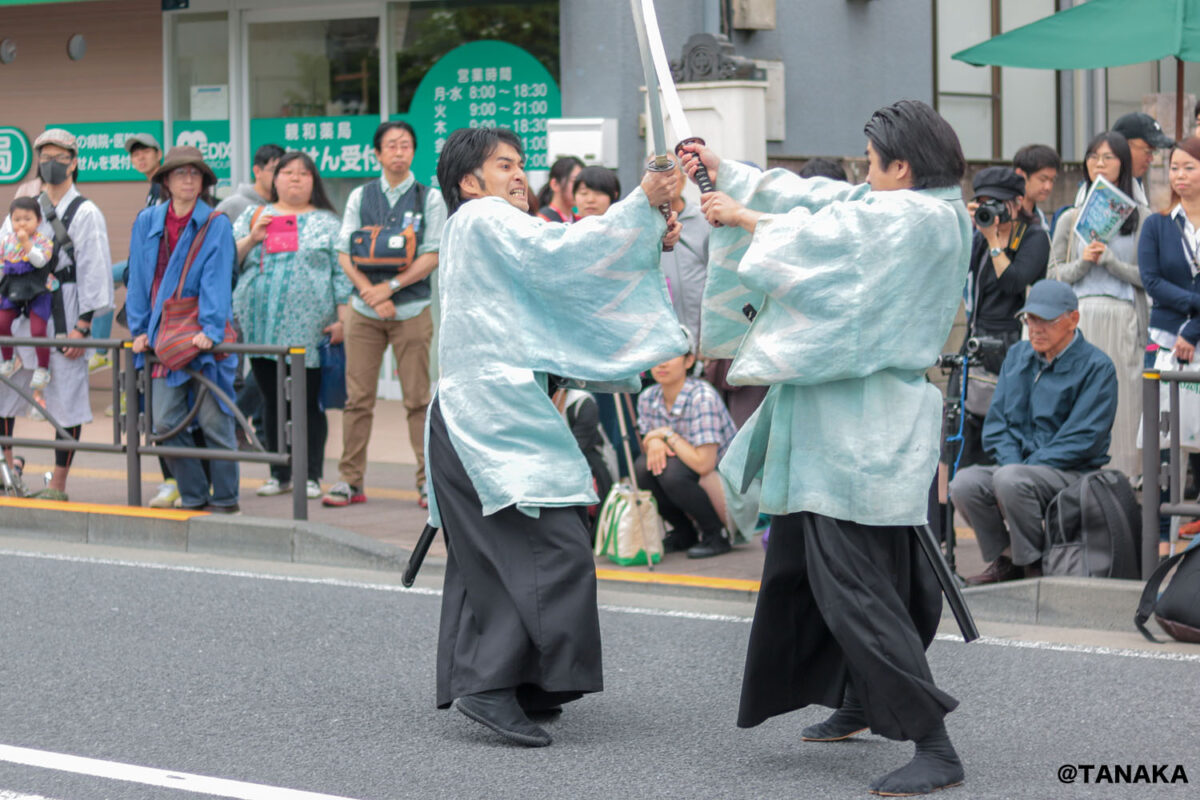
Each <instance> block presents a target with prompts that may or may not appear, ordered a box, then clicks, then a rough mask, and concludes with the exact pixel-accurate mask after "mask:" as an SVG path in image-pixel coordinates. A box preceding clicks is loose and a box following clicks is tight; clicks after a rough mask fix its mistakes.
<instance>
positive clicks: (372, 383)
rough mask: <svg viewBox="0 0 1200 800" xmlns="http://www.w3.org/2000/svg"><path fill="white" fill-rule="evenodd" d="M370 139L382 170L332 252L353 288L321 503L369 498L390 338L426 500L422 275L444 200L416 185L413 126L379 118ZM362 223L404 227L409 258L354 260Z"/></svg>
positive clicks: (434, 255) (428, 333) (425, 295)
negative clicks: (337, 450)
mask: <svg viewBox="0 0 1200 800" xmlns="http://www.w3.org/2000/svg"><path fill="white" fill-rule="evenodd" d="M374 145H375V157H376V158H377V159H378V160H379V164H380V166H381V168H382V170H381V171H382V174H381V175H380V177H379V179H378V180H374V181H371V182H370V183H368V184H366V185H364V186H360V187H359V188H357V189H355V190H354V191H353V192H351V193H350V198H349V200H347V201H346V213H345V216H344V217H343V219H342V230H341V232H340V234H339V235H338V241H337V250H338V259H339V260H340V263H341V265H342V269H343V270H345V272H346V275H347V276H349V278H350V281H351V282H352V283H353V284H354V288H355V293H354V295H353V297H352V298H351V300H350V307H351V313H350V314H348V315H347V318H346V341H345V346H346V408H345V410H344V411H343V414H342V458H341V461H340V462H339V463H338V473H339V476H340V479H339V481H338V482H337V483H336V484H334V485H333V486H332V487H331V488H330V490H329V491H328V492H327V493H326V495H325V497H324V498H323V499H322V502H323V503H324V504H325V505H327V506H346V505H349V504H351V503H362V502H366V499H367V496H366V494H365V493H364V491H363V478H364V475H365V473H366V468H367V442H368V441H369V440H370V438H371V425H372V423H373V422H374V419H375V395H376V391H377V384H378V382H379V367H380V365H381V364H382V362H383V354H384V352H386V351H387V348H388V345H391V347H392V352H393V354H394V355H395V357H396V368H397V372H398V373H399V377H400V388H401V391H402V392H403V394H404V407H405V408H406V409H407V411H408V438H409V442H410V443H411V444H412V449H413V453H415V454H416V457H417V490H418V491H419V492H420V502H421V506H422V507H426V506H427V502H426V499H425V497H426V492H425V433H424V432H425V409H426V407H427V406H428V405H429V348H430V344H431V342H432V340H433V319H432V315H431V313H430V310H429V303H430V299H431V289H430V279H429V276H430V274H431V273H432V272H433V271H434V270H435V269H437V265H438V247H439V245H440V243H441V238H442V225H443V224H445V221H446V205H445V202H444V201H443V200H442V197H441V193H439V192H437V191H431V190H429V189H428V188H427V187H425V186H423V185H422V184H420V183H418V182H417V180H416V178H415V177H414V176H413V174H412V171H411V169H410V168H411V166H412V159H413V155H414V153H416V149H417V136H416V133H415V132H414V131H413V129H412V126H410V125H409V124H408V123H407V122H400V121H389V122H384V123H382V124H381V125H380V126H379V128H378V129H377V130H376V131H375V141H374ZM364 226H379V227H380V233H379V238H380V239H384V240H388V241H389V242H390V240H392V239H399V238H403V236H404V235H406V234H407V235H410V236H411V237H412V238H411V239H410V241H411V242H412V243H413V244H414V245H415V248H416V249H415V255H414V254H412V253H409V254H408V258H409V263H408V264H407V265H406V266H403V267H397V268H395V269H394V270H393V271H391V272H389V271H388V269H387V268H386V267H383V268H377V267H375V266H372V267H370V268H369V269H368V268H367V267H366V266H365V265H364V264H363V263H361V262H360V263H359V264H357V265H356V264H355V263H354V261H353V260H352V259H351V256H350V252H351V238H352V237H353V235H354V233H355V232H356V231H359V230H362V229H363V228H364Z"/></svg>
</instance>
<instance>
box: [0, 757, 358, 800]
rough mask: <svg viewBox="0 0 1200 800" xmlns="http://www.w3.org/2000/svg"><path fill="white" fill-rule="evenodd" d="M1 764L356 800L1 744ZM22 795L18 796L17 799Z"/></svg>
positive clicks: (213, 789) (150, 782)
mask: <svg viewBox="0 0 1200 800" xmlns="http://www.w3.org/2000/svg"><path fill="white" fill-rule="evenodd" d="M0 761H7V762H9V763H12V764H23V765H25V766H27V767H39V768H41V769H50V770H54V771H56V772H70V773H74V774H76V775H91V776H93V777H96V778H109V779H111V780H116V781H128V782H129V783H141V784H145V785H147V786H161V787H164V788H167V789H174V790H176V791H180V792H195V793H197V794H208V795H214V796H216V797H233V798H238V800H352V798H348V797H340V796H338V795H332V794H318V793H317V792H304V791H300V790H298V789H284V788H281V787H279V786H268V785H267V784H263V783H244V782H242V781H233V780H228V779H226V778H210V777H208V776H207V775H193V774H192V773H190V772H174V771H169V770H165V769H154V768H153V767H139V766H137V765H136V764H122V763H121V762H119V761H101V760H99V759H95V758H84V757H82V756H72V755H68V754H66V753H51V752H49V751H48V750H31V749H29V748H27V747H12V746H10V745H6V744H0ZM20 796H21V795H17V797H20ZM2 797H3V795H0V798H2Z"/></svg>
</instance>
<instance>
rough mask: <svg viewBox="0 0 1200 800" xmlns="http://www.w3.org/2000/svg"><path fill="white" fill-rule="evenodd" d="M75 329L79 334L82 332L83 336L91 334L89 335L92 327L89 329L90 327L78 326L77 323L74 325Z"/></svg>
mask: <svg viewBox="0 0 1200 800" xmlns="http://www.w3.org/2000/svg"><path fill="white" fill-rule="evenodd" d="M75 331H76V332H77V333H81V334H83V335H84V336H91V335H92V329H91V328H81V327H79V326H78V325H76V326H75Z"/></svg>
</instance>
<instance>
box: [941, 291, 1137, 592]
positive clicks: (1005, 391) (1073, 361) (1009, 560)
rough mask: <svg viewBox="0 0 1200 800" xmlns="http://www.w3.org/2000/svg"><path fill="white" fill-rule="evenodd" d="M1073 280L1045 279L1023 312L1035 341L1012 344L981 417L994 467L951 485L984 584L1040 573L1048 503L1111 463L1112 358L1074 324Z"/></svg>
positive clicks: (976, 580) (967, 473) (965, 474)
mask: <svg viewBox="0 0 1200 800" xmlns="http://www.w3.org/2000/svg"><path fill="white" fill-rule="evenodd" d="M1078 309H1079V302H1078V300H1076V298H1075V292H1074V291H1072V289H1071V287H1070V286H1068V285H1067V284H1065V283H1062V282H1060V281H1053V280H1042V281H1038V282H1037V283H1035V284H1034V285H1033V288H1031V289H1030V290H1029V297H1028V299H1027V300H1026V302H1025V306H1024V308H1022V309H1021V312H1020V316H1021V318H1022V320H1023V321H1024V322H1025V324H1026V325H1027V326H1028V327H1029V341H1027V342H1018V343H1016V344H1015V345H1013V346H1012V348H1011V349H1010V350H1009V351H1008V356H1007V357H1006V358H1005V359H1004V366H1003V368H1002V369H1001V370H1000V378H999V380H998V382H997V384H996V394H995V396H994V397H993V398H992V405H991V408H990V409H989V410H988V413H987V418H986V419H985V420H984V423H983V446H984V449H985V450H986V451H987V452H988V454H989V455H990V456H991V457H992V458H993V459H994V460H995V462H996V464H995V466H972V467H968V468H966V469H964V470H963V471H961V472H959V473H958V475H956V476H955V477H954V480H953V481H952V482H951V483H950V496H951V498H952V499H953V500H954V505H955V506H956V507H957V508H958V510H959V511H961V512H962V514H963V516H964V517H966V519H967V522H968V523H969V524H970V525H971V527H972V528H974V529H975V537H976V539H977V540H978V542H979V549H980V550H981V551H982V552H983V558H984V560H985V561H988V562H991V563H990V565H989V566H988V568H987V569H986V570H984V571H983V572H982V573H981V574H979V575H975V576H973V577H970V578H967V583H969V584H971V585H979V584H984V583H997V582H999V581H1010V580H1016V579H1018V578H1024V577H1036V576H1038V575H1041V574H1042V550H1043V548H1044V546H1045V545H1044V539H1045V537H1044V534H1043V532H1042V516H1043V514H1044V513H1045V510H1046V506H1047V505H1049V503H1050V501H1051V500H1052V499H1053V498H1054V496H1055V495H1056V494H1058V493H1059V492H1060V491H1062V489H1064V488H1066V486H1067V485H1068V484H1070V483H1072V482H1074V481H1075V479H1076V478H1078V477H1079V476H1080V475H1081V474H1083V473H1084V472H1089V471H1091V470H1096V469H1099V468H1100V467H1102V466H1104V464H1105V462H1107V461H1108V445H1109V440H1110V439H1111V438H1112V424H1113V418H1114V417H1115V416H1116V413H1117V374H1116V369H1115V368H1114V367H1113V363H1112V360H1111V359H1110V358H1109V357H1108V356H1106V355H1105V354H1104V353H1103V352H1101V351H1100V350H1099V349H1098V348H1097V347H1095V346H1093V345H1091V344H1089V343H1088V342H1087V340H1086V339H1084V338H1083V334H1082V333H1081V332H1080V331H1077V330H1076V327H1077V326H1078V325H1079V310H1078Z"/></svg>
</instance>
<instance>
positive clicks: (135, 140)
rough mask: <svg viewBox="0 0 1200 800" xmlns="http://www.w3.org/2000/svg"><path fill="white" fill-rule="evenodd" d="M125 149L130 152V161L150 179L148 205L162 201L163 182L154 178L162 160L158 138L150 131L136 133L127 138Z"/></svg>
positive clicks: (147, 196) (147, 193)
mask: <svg viewBox="0 0 1200 800" xmlns="http://www.w3.org/2000/svg"><path fill="white" fill-rule="evenodd" d="M125 149H126V151H128V152H129V161H130V163H132V164H133V168H134V169H136V170H137V171H138V172H140V173H142V174H143V175H145V176H146V180H148V181H150V190H149V191H147V192H146V206H147V207H149V206H153V205H157V204H158V203H161V202H162V184H160V183H158V182H157V181H155V180H154V173H155V172H157V171H158V165H159V162H160V161H162V147H161V146H160V145H159V144H158V140H157V139H155V138H154V137H153V136H151V135H150V134H148V133H135V134H134V135H133V136H128V137H126V138H125Z"/></svg>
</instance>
